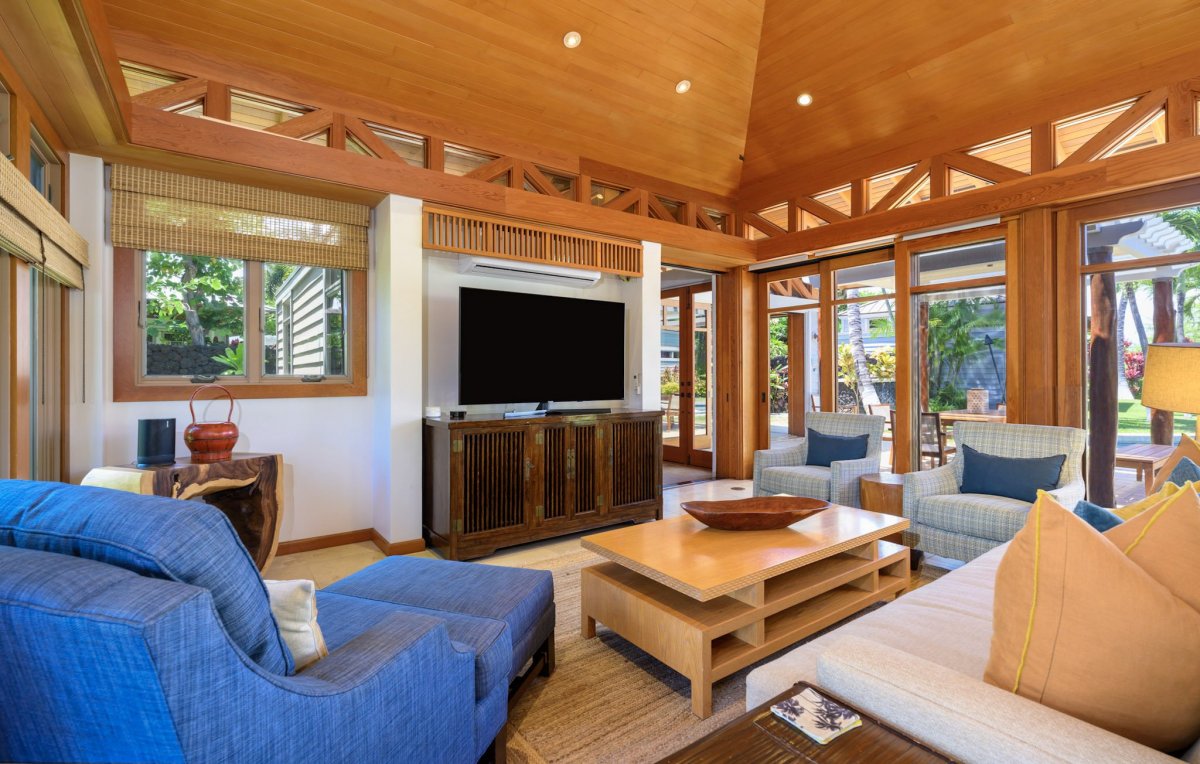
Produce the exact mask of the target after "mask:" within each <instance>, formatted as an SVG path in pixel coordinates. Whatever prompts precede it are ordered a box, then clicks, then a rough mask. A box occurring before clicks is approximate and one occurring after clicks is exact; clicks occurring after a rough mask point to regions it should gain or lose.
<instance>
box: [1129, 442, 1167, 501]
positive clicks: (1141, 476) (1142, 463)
mask: <svg viewBox="0 0 1200 764" xmlns="http://www.w3.org/2000/svg"><path fill="white" fill-rule="evenodd" d="M1174 452H1175V446H1162V445H1158V444H1156V443H1139V444H1137V445H1134V446H1123V447H1121V448H1119V449H1117V461H1116V466H1118V467H1125V468H1128V469H1132V470H1137V479H1138V480H1141V481H1142V483H1143V484H1144V485H1145V486H1146V495H1147V496H1149V495H1150V494H1152V493H1154V478H1155V477H1157V476H1158V471H1159V470H1161V469H1162V468H1163V465H1164V464H1166V463H1167V459H1170V458H1171V454H1173V453H1174Z"/></svg>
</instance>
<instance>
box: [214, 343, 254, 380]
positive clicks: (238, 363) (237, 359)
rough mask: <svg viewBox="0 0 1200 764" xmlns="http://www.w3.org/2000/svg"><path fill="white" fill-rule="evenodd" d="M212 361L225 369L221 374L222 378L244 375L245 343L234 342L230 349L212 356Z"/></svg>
mask: <svg viewBox="0 0 1200 764" xmlns="http://www.w3.org/2000/svg"><path fill="white" fill-rule="evenodd" d="M212 359H213V360H214V361H216V362H217V363H219V364H221V365H222V366H224V367H225V371H223V372H221V374H222V375H224V376H227V377H228V376H233V375H242V374H245V373H246V343H244V342H235V343H234V344H233V346H232V347H227V348H225V352H224V353H223V354H222V355H214V356H212Z"/></svg>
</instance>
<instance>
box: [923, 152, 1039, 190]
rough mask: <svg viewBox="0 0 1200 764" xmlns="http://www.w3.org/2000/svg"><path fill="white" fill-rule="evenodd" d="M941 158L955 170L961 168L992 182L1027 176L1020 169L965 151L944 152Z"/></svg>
mask: <svg viewBox="0 0 1200 764" xmlns="http://www.w3.org/2000/svg"><path fill="white" fill-rule="evenodd" d="M940 158H941V160H942V161H943V162H945V163H946V164H947V165H948V166H950V167H953V168H954V169H955V170H961V171H962V172H965V173H967V174H969V175H974V176H975V177H977V178H982V179H983V180H990V181H991V182H992V183H1003V182H1004V181H1006V180H1016V179H1017V178H1024V177H1027V176H1026V174H1025V173H1023V172H1021V171H1020V170H1014V169H1013V168H1011V167H1005V166H1004V165H1002V164H998V163H997V162H992V161H989V160H987V159H982V158H980V157H977V156H972V155H970V154H968V153H966V152H963V151H949V152H946V153H945V154H942V155H941V157H940Z"/></svg>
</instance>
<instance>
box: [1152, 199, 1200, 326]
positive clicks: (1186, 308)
mask: <svg viewBox="0 0 1200 764" xmlns="http://www.w3.org/2000/svg"><path fill="white" fill-rule="evenodd" d="M1161 217H1162V219H1163V220H1164V221H1166V222H1167V223H1168V224H1169V225H1170V226H1171V227H1172V228H1174V229H1175V230H1176V231H1179V233H1181V234H1183V235H1184V236H1186V237H1187V238H1188V240H1189V241H1190V242H1191V243H1192V246H1193V247H1194V248H1197V249H1200V207H1191V208H1188V209H1184V210H1171V211H1169V212H1164V213H1162V215H1161ZM1198 309H1200V266H1192V267H1189V268H1185V269H1184V270H1183V271H1182V272H1181V273H1180V274H1179V275H1178V276H1176V277H1175V340H1176V341H1177V342H1184V341H1186V340H1187V338H1188V337H1195V336H1200V311H1198Z"/></svg>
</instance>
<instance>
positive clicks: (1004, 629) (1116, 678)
mask: <svg viewBox="0 0 1200 764" xmlns="http://www.w3.org/2000/svg"><path fill="white" fill-rule="evenodd" d="M1198 542H1200V540H1193V542H1192V543H1193V544H1196V543H1198ZM1193 548H1195V546H1193ZM994 615H995V618H994V625H993V632H992V647H991V654H990V656H989V658H988V665H987V670H986V672H985V673H984V680H985V681H987V682H988V683H989V684H993V685H996V686H997V687H1000V688H1003V689H1005V690H1010V691H1012V692H1015V693H1017V694H1019V695H1021V696H1023V697H1026V698H1029V699H1030V700H1034V701H1036V702H1038V703H1041V704H1043V705H1046V706H1049V707H1051V708H1054V709H1057V710H1059V711H1062V712H1063V713H1066V714H1070V715H1071V716H1074V717H1076V718H1078V719H1082V720H1084V721H1086V722H1089V723H1091V724H1095V725H1096V726H1098V727H1103V728H1105V729H1107V730H1110V731H1112V732H1115V733H1117V734H1118V735H1121V736H1122V737H1126V738H1129V739H1131V740H1136V741H1137V742H1139V743H1142V744H1144V745H1148V746H1150V747H1152V748H1157V749H1159V750H1161V751H1174V750H1177V749H1179V748H1182V747H1184V746H1185V745H1188V744H1190V743H1191V742H1192V741H1193V740H1195V739H1196V738H1197V737H1198V736H1200V650H1197V649H1196V646H1197V645H1200V612H1197V611H1196V610H1193V609H1192V608H1191V607H1189V606H1188V604H1187V603H1186V602H1184V601H1183V600H1181V599H1180V598H1179V597H1177V596H1175V595H1174V594H1173V593H1172V592H1171V590H1170V589H1169V588H1168V587H1166V586H1164V585H1163V584H1161V583H1159V582H1158V581H1156V580H1155V579H1154V578H1153V577H1152V576H1151V575H1150V574H1149V573H1147V572H1146V571H1144V570H1142V568H1141V567H1139V566H1138V564H1137V563H1136V562H1134V561H1133V560H1132V559H1130V558H1128V557H1126V556H1125V555H1124V554H1123V553H1122V550H1121V549H1120V548H1118V547H1117V546H1116V545H1115V544H1113V543H1112V542H1111V541H1109V540H1108V539H1107V538H1105V537H1104V536H1102V535H1101V534H1099V533H1097V532H1096V531H1095V530H1094V529H1093V528H1092V527H1091V526H1089V525H1088V524H1087V523H1085V522H1084V521H1083V520H1081V519H1080V518H1078V517H1076V516H1075V515H1074V514H1073V513H1072V512H1070V511H1069V510H1067V509H1065V508H1064V507H1062V506H1061V505H1060V504H1058V503H1057V502H1055V501H1054V500H1053V499H1052V498H1050V497H1049V496H1048V495H1046V494H1044V493H1043V494H1041V495H1040V496H1039V498H1038V501H1037V502H1036V503H1035V504H1034V506H1033V507H1032V509H1030V511H1029V519H1028V520H1027V521H1026V524H1025V527H1024V528H1023V529H1022V530H1021V531H1020V532H1019V533H1018V534H1017V535H1016V537H1015V538H1014V539H1013V541H1012V543H1011V545H1010V546H1009V549H1008V551H1007V552H1006V553H1005V555H1004V559H1003V560H1001V561H1000V567H999V569H998V570H997V573H996V599H995V614H994Z"/></svg>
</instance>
